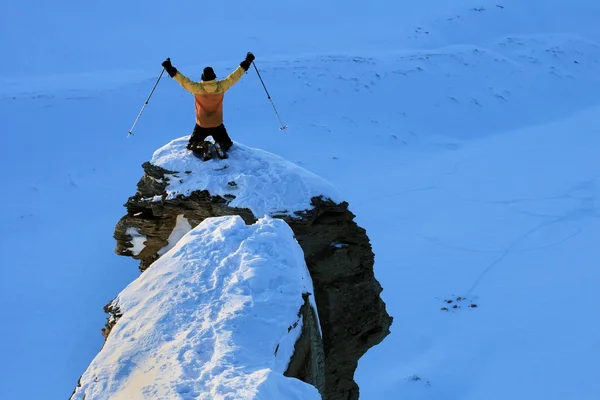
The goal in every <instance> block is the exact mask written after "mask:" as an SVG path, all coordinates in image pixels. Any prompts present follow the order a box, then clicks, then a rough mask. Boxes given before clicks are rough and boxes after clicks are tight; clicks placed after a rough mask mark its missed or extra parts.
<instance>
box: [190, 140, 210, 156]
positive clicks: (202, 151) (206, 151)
mask: <svg viewBox="0 0 600 400" xmlns="http://www.w3.org/2000/svg"><path fill="white" fill-rule="evenodd" d="M211 145H212V143H211V142H208V141H206V140H204V141H202V142H196V143H189V144H188V146H187V148H188V149H190V150H191V151H192V152H193V153H194V155H195V156H196V157H198V158H200V159H201V160H202V161H208V160H210V159H211V158H212V152H211V149H210V147H211Z"/></svg>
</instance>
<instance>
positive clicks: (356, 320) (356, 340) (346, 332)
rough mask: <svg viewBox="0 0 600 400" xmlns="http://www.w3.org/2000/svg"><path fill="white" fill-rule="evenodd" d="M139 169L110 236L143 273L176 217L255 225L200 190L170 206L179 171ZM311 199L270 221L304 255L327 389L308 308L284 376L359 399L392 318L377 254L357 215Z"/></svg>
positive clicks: (113, 311)
mask: <svg viewBox="0 0 600 400" xmlns="http://www.w3.org/2000/svg"><path fill="white" fill-rule="evenodd" d="M143 168H144V171H145V172H146V175H145V176H144V177H143V178H142V179H141V180H140V182H139V183H138V193H136V195H134V196H132V197H131V198H129V200H128V201H127V203H126V204H125V207H126V208H127V215H125V216H124V217H123V218H122V219H121V220H120V221H119V222H118V224H117V226H116V229H115V233H114V237H115V239H116V240H117V247H116V253H117V254H119V255H126V256H131V257H133V258H135V259H137V260H140V270H141V271H144V270H145V269H146V268H148V267H149V266H150V265H151V264H152V263H153V262H154V261H156V260H157V259H158V258H159V254H158V252H159V250H160V249H162V248H164V247H165V246H166V245H167V244H168V240H167V239H168V237H169V235H170V234H171V232H172V231H173V228H174V227H175V224H176V220H177V217H178V216H180V215H183V216H184V217H185V218H186V219H187V221H188V222H189V224H190V225H191V226H192V227H195V226H197V225H198V224H200V223H201V222H202V221H203V220H204V219H206V218H210V217H218V216H225V215H240V216H241V217H242V218H243V219H244V221H245V222H246V223H247V224H251V223H254V222H255V221H256V220H257V218H256V217H255V216H254V215H253V214H252V212H251V211H250V210H249V209H245V208H233V207H229V206H228V204H229V203H230V201H231V200H232V198H234V197H233V196H231V197H230V198H228V199H225V198H223V197H220V196H212V195H211V194H210V193H209V192H207V191H206V190H203V191H195V192H192V193H191V194H190V195H189V196H187V197H184V196H183V195H180V196H178V197H175V198H173V199H167V198H166V195H165V192H164V191H165V188H166V187H167V185H168V181H169V179H179V177H178V174H179V172H176V171H166V170H164V169H162V168H160V167H157V166H153V165H151V164H150V163H145V164H144V165H143ZM156 196H159V197H158V198H160V200H158V198H157V197H156ZM153 199H156V201H153ZM311 200H312V201H311V203H312V206H313V208H312V209H310V210H304V211H301V212H296V213H294V216H290V215H283V214H282V215H273V216H272V217H274V218H281V219H284V220H285V221H286V222H287V223H288V224H289V226H290V227H291V228H292V230H293V231H294V234H295V237H296V239H297V240H298V243H299V244H300V246H301V247H302V249H303V250H304V256H305V260H306V264H307V266H308V269H309V271H310V274H311V277H312V280H313V286H314V290H315V293H314V296H315V300H316V303H317V308H318V314H319V315H318V317H319V320H320V323H321V329H322V332H323V338H322V351H323V353H324V356H325V361H324V364H325V365H324V371H325V376H324V381H325V382H324V385H322V384H320V383H319V379H320V378H319V374H320V373H319V372H317V371H319V368H321V370H322V367H319V365H318V364H319V361H318V360H319V357H318V356H315V352H316V353H318V352H319V351H320V350H319V348H320V347H319V346H316V345H314V343H313V344H312V345H311V343H312V342H314V340H315V333H314V331H315V327H314V326H313V327H311V324H313V325H314V324H316V318H314V316H313V317H311V316H310V314H311V311H310V310H312V308H311V307H304V309H303V310H300V314H302V315H303V321H304V323H305V324H306V325H307V326H308V328H306V329H303V331H302V334H301V337H300V339H299V341H298V342H297V344H296V350H297V354H295V355H294V357H293V359H292V361H291V362H290V365H289V368H288V371H287V372H286V374H289V376H295V377H297V378H299V379H302V380H304V381H306V382H308V383H311V384H313V385H315V386H316V387H317V388H319V390H320V391H321V392H322V394H323V398H324V399H326V400H338V399H339V400H342V399H343V400H349V399H358V395H359V389H358V386H357V384H356V382H354V372H355V370H356V367H357V365H358V360H359V358H360V357H361V356H362V355H364V354H365V353H366V351H367V350H368V349H369V348H370V347H373V346H375V345H377V344H378V343H380V342H381V341H382V340H383V339H384V338H385V337H386V336H387V335H388V334H389V333H390V331H389V328H390V325H391V323H392V318H391V317H390V316H389V315H388V314H387V312H386V309H385V303H384V302H383V301H382V299H381V297H380V293H381V291H382V288H381V286H380V285H379V282H378V281H377V279H376V278H375V276H374V273H373V264H374V254H373V251H372V248H371V244H370V242H369V238H368V236H367V234H366V231H365V230H364V229H363V228H361V227H359V226H358V225H357V224H356V222H355V221H354V218H355V215H354V214H353V213H352V212H350V210H349V209H348V203H346V202H342V203H339V204H336V203H334V202H333V201H331V200H329V199H324V198H322V197H313V198H312V199H311ZM128 228H136V230H137V232H139V234H141V235H143V236H144V237H145V238H146V239H145V243H144V244H145V247H144V248H143V250H142V251H141V252H140V253H139V254H137V255H134V254H133V252H132V247H133V245H132V244H131V240H132V237H131V235H129V234H128V233H127V230H128ZM306 304H308V303H307V302H306V299H305V305H306ZM105 310H106V311H107V312H108V313H109V315H110V317H109V319H108V322H107V326H106V328H105V329H104V330H103V334H104V335H105V337H107V336H108V334H109V333H110V330H111V329H112V327H113V326H114V324H115V323H116V321H117V320H118V317H119V312H118V307H117V308H115V307H111V305H110V304H109V305H108V306H107V307H106V308H105ZM311 321H312V322H311ZM317 330H318V329H317ZM308 360H310V361H308ZM319 385H320V386H321V387H319ZM323 387H324V389H323Z"/></svg>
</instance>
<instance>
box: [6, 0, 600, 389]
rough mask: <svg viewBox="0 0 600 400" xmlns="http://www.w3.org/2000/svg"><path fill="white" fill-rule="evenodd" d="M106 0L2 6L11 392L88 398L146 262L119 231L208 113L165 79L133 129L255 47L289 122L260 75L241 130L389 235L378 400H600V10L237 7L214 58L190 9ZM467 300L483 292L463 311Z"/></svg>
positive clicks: (235, 92)
mask: <svg viewBox="0 0 600 400" xmlns="http://www.w3.org/2000/svg"><path fill="white" fill-rule="evenodd" d="M21 4H25V7H24V8H19V7H21ZM83 4H84V3H81V2H79V3H77V6H76V7H74V6H73V5H72V4H70V3H69V2H67V3H64V2H63V3H61V4H52V5H51V8H52V9H51V10H47V9H46V8H48V7H50V6H49V5H42V4H41V3H40V4H36V7H32V6H31V3H28V2H25V3H23V2H13V3H11V4H10V5H7V6H6V7H8V12H7V13H4V12H3V13H0V19H1V21H0V30H1V32H2V34H3V37H4V36H6V37H10V38H11V40H6V41H2V42H1V43H0V50H2V51H3V53H2V54H4V55H6V56H7V60H9V61H10V62H6V63H4V64H3V65H2V66H1V67H0V68H2V71H3V72H4V73H3V75H2V78H0V131H1V132H2V138H3V148H4V149H5V151H4V152H3V154H2V157H0V169H1V170H2V171H4V175H3V185H2V186H1V189H0V193H1V194H2V196H0V209H1V210H2V212H1V213H0V251H1V252H2V254H3V268H2V273H1V275H0V303H1V304H3V306H4V307H5V309H6V310H10V322H9V323H10V329H1V330H0V354H2V359H3V361H4V362H3V363H0V375H1V376H2V379H0V397H1V398H8V399H18V398H22V396H23V390H24V389H23V388H24V387H26V388H27V394H28V395H29V396H30V397H32V398H51V399H54V398H65V397H66V396H68V394H69V393H70V392H71V390H72V387H73V386H74V383H75V382H76V380H77V378H78V377H79V376H80V374H81V372H82V371H83V370H84V369H85V368H86V367H87V366H88V365H89V362H90V360H92V359H93V358H94V357H95V356H96V354H97V352H98V349H99V348H100V346H101V343H102V337H101V336H100V335H99V332H98V331H99V328H100V327H101V326H103V324H104V319H105V316H104V314H103V313H102V311H101V309H100V307H101V305H103V304H105V303H106V302H107V301H108V300H109V299H111V298H113V297H114V296H115V295H116V294H117V293H119V292H120V291H121V290H122V288H123V287H125V286H126V285H127V284H128V283H130V282H131V281H132V280H134V279H135V277H137V274H138V272H137V268H136V262H135V261H133V260H130V259H127V258H123V257H117V256H115V255H114V254H112V252H113V249H114V239H113V238H112V233H113V229H114V224H115V223H116V221H118V219H119V218H120V217H121V216H122V215H123V212H124V209H123V207H122V204H123V202H124V201H125V200H126V199H127V197H128V196H130V195H132V194H133V191H134V188H135V184H136V183H137V181H138V179H139V178H140V175H141V173H142V171H141V168H139V166H140V164H142V163H143V162H145V161H147V160H149V159H150V158H151V157H152V154H153V153H154V151H155V150H156V149H158V148H160V147H162V146H163V145H164V143H168V142H170V141H171V140H173V139H174V138H179V137H182V136H184V135H186V134H189V133H190V132H191V129H192V127H193V123H194V121H193V115H192V114H193V103H192V100H191V97H190V96H189V95H188V94H187V93H185V92H184V91H183V90H181V88H180V87H179V86H178V85H177V84H175V83H174V82H172V81H170V80H169V79H165V80H164V81H161V83H160V84H159V86H158V88H157V90H156V92H155V94H154V96H153V97H152V99H151V101H150V103H149V105H148V107H147V109H146V111H145V113H144V114H143V116H142V118H141V120H140V122H139V124H138V126H137V127H136V130H135V132H134V133H135V136H133V137H132V138H129V139H125V138H126V136H127V131H128V129H129V128H130V126H131V123H132V122H133V120H134V118H135V116H136V115H137V113H138V112H139V109H140V107H141V106H142V104H143V102H144V100H145V99H146V97H147V95H148V93H149V91H150V89H151V87H152V85H153V84H154V82H155V80H156V77H157V76H158V73H159V72H160V66H159V64H160V62H161V61H162V60H163V59H164V57H166V56H170V57H171V59H172V60H173V62H174V64H175V65H176V66H177V67H178V68H180V69H181V70H182V71H183V72H185V73H187V74H188V75H190V76H192V77H193V76H196V77H198V76H199V75H200V73H201V70H202V67H203V66H204V65H205V64H206V63H208V62H210V63H211V64H212V65H213V66H214V67H215V70H216V72H217V74H218V75H219V76H224V75H225V74H226V73H227V72H229V71H231V70H232V69H233V68H235V66H236V65H237V63H239V58H240V57H243V54H245V52H246V51H248V50H253V51H254V52H255V53H256V55H257V60H256V62H257V66H258V67H259V68H260V70H261V74H262V75H263V78H264V80H265V83H266V85H267V87H268V89H269V92H270V94H271V96H272V98H273V100H274V102H275V104H276V106H277V109H278V111H279V113H280V114H281V116H282V118H283V121H284V123H285V124H286V125H288V126H289V127H290V128H289V129H288V130H286V131H283V132H281V131H279V130H278V129H277V128H278V123H277V119H276V117H275V115H274V113H273V110H272V108H271V105H270V103H269V102H268V100H267V98H266V95H265V93H264V91H263V88H262V85H261V83H260V81H259V80H258V79H257V77H256V74H254V73H253V72H252V71H251V73H249V74H247V75H246V76H245V77H244V78H242V80H241V81H240V82H239V83H238V84H237V85H236V87H234V88H233V89H232V90H231V91H230V92H229V93H228V97H227V99H226V100H225V103H226V105H225V121H226V124H227V128H228V130H229V132H230V134H231V136H232V138H233V139H234V140H236V141H239V142H242V143H244V144H247V145H249V146H252V147H254V148H261V149H264V150H265V151H268V152H270V153H273V154H277V155H279V156H282V157H283V158H285V159H287V160H290V161H292V162H294V163H296V164H298V165H301V166H303V167H305V168H307V169H308V170H310V171H312V172H314V173H316V174H317V175H319V176H322V177H324V178H325V179H326V180H327V181H329V182H332V184H333V185H334V186H335V187H336V188H337V189H338V190H339V192H340V193H341V195H342V197H343V198H344V199H345V200H347V201H348V202H349V203H350V208H351V209H352V210H353V211H354V212H355V213H356V214H357V220H358V222H359V223H360V224H361V225H362V226H364V227H365V228H366V229H367V233H368V234H369V236H370V238H371V240H372V244H373V247H374V251H375V254H376V259H375V261H376V263H375V273H376V276H377V277H378V279H379V280H380V281H381V284H382V286H383V288H384V292H383V294H382V296H383V297H384V300H385V301H386V303H387V305H388V310H389V312H390V314H391V315H392V316H394V317H395V323H394V325H393V326H392V334H391V335H390V336H388V337H387V338H386V340H385V341H384V342H383V343H382V344H381V345H379V346H377V347H376V348H374V349H372V350H371V351H370V352H369V353H367V354H366V355H365V356H364V357H363V359H361V361H360V363H359V368H358V371H357V380H358V383H359V384H360V386H361V399H367V400H368V399H377V400H379V399H396V398H399V397H401V396H402V397H403V398H406V399H424V398H426V399H436V400H437V399H481V398H485V399H492V400H494V399H496V398H498V399H499V398H502V399H504V398H506V397H510V398H513V399H517V400H520V399H530V398H532V397H534V398H544V399H564V398H578V399H596V398H598V397H600V396H599V395H598V393H599V392H600V390H599V389H598V387H597V386H595V383H594V382H593V381H592V380H591V379H590V376H591V374H592V373H593V371H594V370H595V368H597V363H596V361H595V360H596V359H600V350H599V348H598V341H597V339H596V338H597V337H598V335H597V334H596V333H597V330H598V322H597V318H596V317H595V316H596V315H597V312H595V311H594V310H593V309H591V307H592V306H593V304H594V302H595V301H596V300H595V297H593V295H591V294H590V292H591V289H590V287H598V285H599V282H598V279H597V276H596V275H595V271H596V270H597V268H595V265H598V258H599V255H598V251H597V250H596V249H597V248H598V246H597V243H598V242H599V240H600V234H599V233H598V232H600V231H599V230H598V229H597V228H598V227H597V226H596V223H597V216H596V215H597V212H596V211H595V210H596V208H595V207H596V205H597V204H598V191H597V179H595V177H597V175H598V170H597V164H596V163H595V159H596V156H595V154H598V150H599V149H598V142H597V138H598V134H597V126H599V125H600V119H599V117H598V115H600V114H599V113H598V107H599V106H600V102H599V101H598V96H597V93H599V92H600V81H599V79H600V78H599V75H598V73H597V71H598V60H599V59H600V53H599V51H598V48H599V47H598V43H599V42H600V28H599V25H598V23H597V20H598V18H599V16H600V12H599V7H600V6H599V5H598V3H597V2H595V1H591V0H557V1H553V2H548V1H542V0H531V1H527V2H523V1H519V0H502V1H491V0H489V1H488V0H472V1H471V0H457V1H452V2H448V1H442V0H426V1H420V2H412V3H410V4H408V3H406V2H396V3H390V2H388V1H386V2H383V1H381V2H378V1H374V2H370V3H369V6H368V7H365V6H364V3H361V4H357V3H353V2H346V3H344V6H343V7H341V6H340V5H339V4H336V3H335V2H334V3H330V4H329V3H328V4H322V2H320V3H316V2H313V1H306V2H303V3H302V4H294V5H290V4H283V3H281V4H279V3H274V2H272V1H269V0H264V1H263V0H261V1H260V2H258V3H257V2H253V3H251V4H250V3H249V4H248V5H239V7H238V8H232V7H230V5H229V4H225V3H223V4H216V3H215V4H213V5H211V6H212V7H214V11H215V13H216V12H218V11H219V10H223V9H227V12H228V14H227V15H228V18H225V19H220V18H215V19H211V18H209V19H207V20H206V21H204V22H205V23H206V24H208V27H209V29H211V30H216V29H217V28H218V31H219V32H221V34H220V36H219V35H217V36H218V37H217V36H215V39H214V41H211V42H209V43H207V42H203V47H202V51H201V52H200V53H199V52H198V51H197V50H196V49H197V40H195V38H196V36H195V34H197V29H198V27H197V25H196V24H191V23H190V24H187V23H182V20H181V8H177V7H167V8H165V7H164V4H162V3H161V4H154V3H152V2H150V3H145V4H144V5H143V6H139V5H137V4H133V3H131V4H129V5H127V6H123V5H121V4H120V5H119V6H115V7H111V4H113V6H114V3H111V2H110V1H109V2H108V3H106V2H104V3H102V5H101V8H102V10H97V9H94V10H91V11H93V12H90V10H86V9H84V8H83V7H84V5H83ZM27 5H29V6H30V7H29V8H27ZM261 6H263V7H262V8H261ZM86 7H87V6H86ZM89 7H92V6H89ZM94 7H95V6H94ZM187 7H188V8H186V14H187V13H189V15H191V14H193V13H194V12H196V13H199V12H203V11H205V10H204V7H205V5H204V3H202V4H201V3H198V4H197V5H196V4H194V5H192V4H189V5H187ZM221 7H223V8H221ZM18 8H19V9H18ZM316 9H318V10H319V12H318V13H316V12H315V10H316ZM31 10H34V11H35V12H32V11H31ZM65 10H67V11H69V12H70V13H72V14H69V13H66V12H65ZM114 10H119V12H114ZM266 10H269V11H271V12H272V13H271V12H266ZM13 11H15V12H14V13H12V14H11V12H13ZM19 15H23V16H27V18H19ZM46 15H47V17H46ZM69 15H75V16H79V17H80V18H73V19H72V20H73V22H68V20H69V18H68V16H69ZM14 16H16V17H14ZM91 18H93V19H94V21H90V19H91ZM249 21H250V24H249ZM331 21H336V22H339V23H340V25H338V28H336V29H332V26H331ZM308 23H310V24H311V29H310V30H307V29H305V27H306V26H307V24H308ZM56 24H59V25H60V27H61V29H60V30H58V29H52V27H53V26H56ZM157 26H160V27H161V29H157ZM250 26H251V28H250ZM13 27H14V31H13V30H12V29H13ZM38 27H40V28H39V29H38ZM83 27H85V28H86V29H83ZM5 30H8V33H6V31H5ZM171 35H173V36H171ZM65 38H68V39H69V40H68V41H67V40H65ZM140 38H145V39H147V40H140ZM186 38H191V39H189V40H188V39H186ZM192 38H193V39H192ZM117 39H118V40H117ZM54 40H55V41H56V42H53V41H54ZM57 73H61V74H62V75H61V76H56V75H55V74H57ZM572 189H573V190H572ZM561 219H562V221H561ZM66 296H68V299H69V300H70V299H75V300H76V301H65V297H66ZM458 296H465V297H467V298H468V299H469V300H472V301H473V302H474V303H475V304H477V305H478V307H477V308H469V307H464V306H463V307H461V309H460V310H458V311H456V310H454V309H451V307H449V311H450V312H444V311H442V310H441V308H442V307H447V304H445V303H444V300H449V299H455V297H458ZM447 308H448V307H447ZM559 359H564V360H565V361H564V363H563V364H562V365H561V364H560V363H559V362H558V360H559ZM31 377H35V382H36V385H31V384H30V382H31V379H32V378H31ZM541 382H543V384H542V383H541ZM567 391H568V392H569V393H568V395H565V392H567ZM507 393H510V395H507ZM503 396H504V397H503Z"/></svg>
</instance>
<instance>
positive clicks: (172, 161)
mask: <svg viewBox="0 0 600 400" xmlns="http://www.w3.org/2000/svg"><path fill="white" fill-rule="evenodd" d="M188 140H189V136H185V137H181V138H179V139H175V140H173V141H172V142H170V143H169V144H167V145H165V146H163V147H161V148H160V149H158V150H157V151H156V152H155V153H154V155H153V157H152V160H151V161H150V162H151V164H154V165H156V166H159V167H162V168H164V169H166V170H169V171H176V172H178V173H177V174H174V175H172V176H169V185H168V186H167V188H166V192H167V199H170V198H174V197H176V196H178V195H180V194H183V195H189V194H190V193H191V192H193V191H196V190H208V191H209V193H210V194H211V195H213V196H217V195H218V196H221V197H224V198H228V197H229V196H231V195H233V196H235V199H234V200H233V201H231V203H229V206H230V207H238V208H249V209H250V210H251V211H252V212H253V213H254V215H255V216H257V217H262V216H265V215H274V214H289V215H293V213H294V212H295V211H303V210H308V209H311V208H312V206H311V199H312V198H313V197H315V196H316V197H318V196H323V197H325V198H329V199H331V200H333V201H335V202H336V203H339V202H341V196H340V195H339V193H338V192H337V190H336V189H335V188H334V187H333V185H331V184H330V183H328V182H326V181H325V180H323V179H322V178H320V177H318V176H317V175H315V174H313V173H311V172H309V171H307V170H305V169H303V168H301V167H299V166H297V165H295V164H293V163H291V162H289V161H286V160H284V159H283V158H281V157H279V156H276V155H274V154H271V153H269V152H266V151H264V150H259V149H254V148H251V147H248V146H245V145H243V144H240V143H235V144H234V145H233V147H232V148H231V149H230V150H229V152H228V155H229V158H228V159H225V160H219V159H213V160H210V161H207V162H203V161H200V160H199V159H198V158H197V157H195V156H194V155H193V154H192V153H191V152H190V151H189V150H188V149H187V148H186V145H187V142H188ZM154 200H160V196H156V197H155V199H154Z"/></svg>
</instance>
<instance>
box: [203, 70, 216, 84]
mask: <svg viewBox="0 0 600 400" xmlns="http://www.w3.org/2000/svg"><path fill="white" fill-rule="evenodd" d="M213 79H217V75H215V71H213V69H212V67H206V68H204V71H202V80H203V81H212V80H213Z"/></svg>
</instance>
